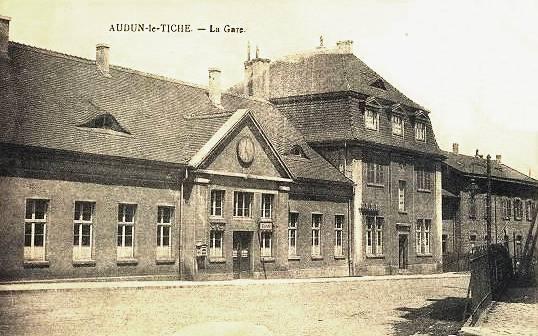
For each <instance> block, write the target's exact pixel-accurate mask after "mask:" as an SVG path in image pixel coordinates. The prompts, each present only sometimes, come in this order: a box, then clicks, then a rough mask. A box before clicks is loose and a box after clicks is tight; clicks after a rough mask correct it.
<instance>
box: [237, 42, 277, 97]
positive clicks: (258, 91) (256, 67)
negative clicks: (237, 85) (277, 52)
mask: <svg viewBox="0 0 538 336" xmlns="http://www.w3.org/2000/svg"><path fill="white" fill-rule="evenodd" d="M270 62H271V61H270V60H269V59H267V58H260V50H259V49H258V47H256V57H255V58H253V59H250V48H249V55H248V58H247V61H245V79H244V84H243V85H244V87H243V93H244V94H245V95H246V96H253V97H258V98H264V99H267V98H269V64H270Z"/></svg>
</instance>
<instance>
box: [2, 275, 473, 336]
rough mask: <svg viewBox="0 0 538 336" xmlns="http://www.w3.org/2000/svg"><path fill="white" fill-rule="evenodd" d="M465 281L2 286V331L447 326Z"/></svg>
mask: <svg viewBox="0 0 538 336" xmlns="http://www.w3.org/2000/svg"><path fill="white" fill-rule="evenodd" d="M359 279H360V278H359ZM468 282H469V277H468V276H465V275H462V276H458V277H443V276H442V275H439V276H436V277H431V278H419V279H417V278H405V277H400V278H398V277H394V278H391V279H382V280H373V281H338V280H335V281H329V282H319V283H316V282H302V283H301V282H298V283H293V282H292V283H271V282H263V281H260V282H259V284H258V283H255V284H242V285H219V284H215V285H212V286H191V287H183V288H179V287H176V288H154V287H146V288H95V289H94V288H92V289H87V288H84V289H71V290H36V291H0V335H46V336H50V335H77V336H81V335H173V334H174V333H177V332H178V331H179V330H181V329H182V328H186V329H184V330H192V329H193V326H192V325H195V324H202V325H203V324H208V323H213V325H215V323H217V324H216V325H219V324H218V323H220V322H223V323H224V322H226V323H228V322H237V321H242V322H247V323H248V324H250V325H251V326H253V329H256V326H259V328H258V329H259V330H265V331H267V330H268V331H269V332H270V333H271V334H272V335H290V336H291V335H293V336H298V335H316V336H321V335H449V334H455V333H456V332H457V330H458V329H459V328H460V327H461V325H462V322H461V320H462V317H463V316H462V314H463V309H464V299H465V297H466V294H467V285H468ZM224 324H225V323H224ZM230 325H232V327H234V326H235V325H234V324H233V323H230ZM182 335H184V334H182ZM260 335H261V334H260Z"/></svg>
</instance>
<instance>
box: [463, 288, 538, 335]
mask: <svg viewBox="0 0 538 336" xmlns="http://www.w3.org/2000/svg"><path fill="white" fill-rule="evenodd" d="M462 331H463V332H464V335H475V336H478V335H481V336H489V335H525V336H526V335H529V336H530V335H534V336H536V335H538V288H537V287H523V288H509V289H508V290H507V292H506V293H505V295H504V296H503V298H502V299H501V300H500V301H495V302H493V304H492V305H491V307H490V309H489V310H488V311H487V312H486V314H485V316H484V318H483V320H482V322H481V323H479V325H478V326H475V327H465V328H462Z"/></svg>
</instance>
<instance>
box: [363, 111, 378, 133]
mask: <svg viewBox="0 0 538 336" xmlns="http://www.w3.org/2000/svg"><path fill="white" fill-rule="evenodd" d="M364 125H365V126H366V128H367V129H371V130H375V131H377V130H379V112H377V111H375V110H372V109H366V111H364Z"/></svg>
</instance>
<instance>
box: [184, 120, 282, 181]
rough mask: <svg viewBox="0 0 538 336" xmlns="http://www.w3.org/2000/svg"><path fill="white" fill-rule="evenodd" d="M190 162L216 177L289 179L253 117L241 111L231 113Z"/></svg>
mask: <svg viewBox="0 0 538 336" xmlns="http://www.w3.org/2000/svg"><path fill="white" fill-rule="evenodd" d="M238 113H239V116H238V115H237V114H238ZM190 163H191V164H192V165H193V166H195V168H197V169H198V170H199V171H205V172H211V173H216V174H226V175H232V176H244V177H248V176H253V177H254V176H255V177H258V178H268V179H291V178H292V176H291V173H290V171H289V169H288V168H287V167H286V165H285V164H284V162H283V161H282V159H281V158H280V155H279V154H278V153H277V151H276V150H275V149H274V147H273V145H272V144H271V142H270V141H269V139H268V138H267V137H266V135H265V133H264V131H263V129H262V128H261V127H260V125H259V124H258V122H257V121H256V120H255V119H254V117H253V115H252V114H251V113H250V112H248V111H247V112H244V111H243V110H239V111H238V112H236V113H234V115H232V116H231V117H230V119H229V120H228V121H227V122H226V123H225V124H224V125H223V126H222V127H221V129H220V130H219V131H217V132H216V133H215V135H214V136H213V137H212V138H211V139H210V140H209V141H208V142H207V143H206V144H205V145H204V147H203V148H202V149H201V150H200V151H199V152H198V153H197V154H196V155H195V156H194V157H193V159H192V160H191V162H190Z"/></svg>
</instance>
